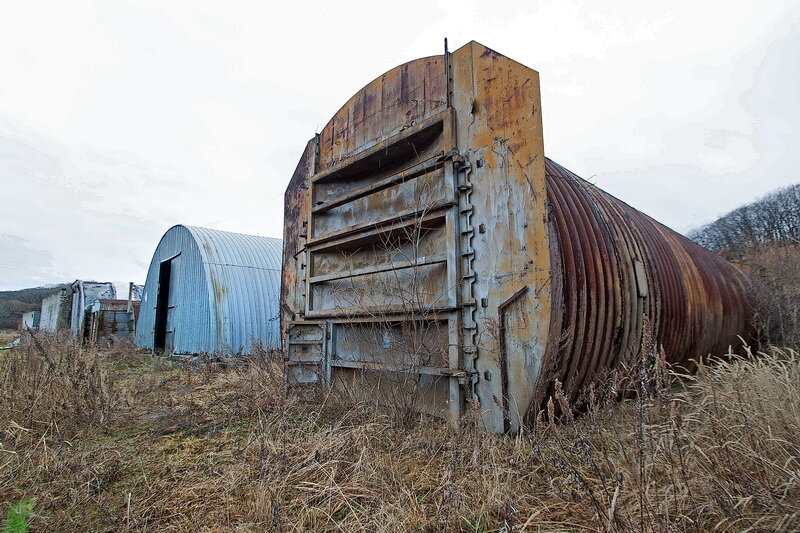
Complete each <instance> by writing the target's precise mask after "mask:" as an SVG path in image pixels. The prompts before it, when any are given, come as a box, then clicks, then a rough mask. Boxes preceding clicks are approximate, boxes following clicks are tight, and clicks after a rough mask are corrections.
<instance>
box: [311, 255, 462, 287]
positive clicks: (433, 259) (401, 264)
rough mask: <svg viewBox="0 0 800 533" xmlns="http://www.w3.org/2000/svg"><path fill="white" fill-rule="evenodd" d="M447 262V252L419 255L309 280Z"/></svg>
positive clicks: (334, 278)
mask: <svg viewBox="0 0 800 533" xmlns="http://www.w3.org/2000/svg"><path fill="white" fill-rule="evenodd" d="M446 262H447V256H446V255H445V254H438V255H433V256H429V257H419V258H417V259H416V260H413V261H397V262H396V263H391V264H385V265H378V266H374V267H364V268H354V269H353V270H349V271H346V272H336V273H334V274H325V275H322V276H312V277H311V278H310V279H309V282H310V283H322V282H324V281H333V280H337V279H345V278H355V277H359V276H368V275H370V274H379V273H381V272H391V271H394V270H403V269H406V268H414V267H421V266H426V265H436V264H439V263H446Z"/></svg>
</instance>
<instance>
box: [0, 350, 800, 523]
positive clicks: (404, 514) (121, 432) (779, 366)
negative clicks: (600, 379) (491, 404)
mask: <svg viewBox="0 0 800 533" xmlns="http://www.w3.org/2000/svg"><path fill="white" fill-rule="evenodd" d="M40 342H41V349H40V348H39V347H37V346H36V345H35V344H34V343H32V342H30V341H28V342H25V343H23V346H22V347H20V348H17V349H14V350H7V351H3V352H0V430H1V431H2V434H1V435H2V436H0V440H1V441H2V444H1V445H0V487H2V488H0V502H2V506H3V510H2V513H3V514H5V512H6V510H7V509H8V508H9V507H11V506H12V505H13V504H15V503H16V502H19V501H20V500H21V499H22V498H24V497H30V498H33V499H34V500H35V506H34V511H33V514H32V515H31V516H30V517H29V518H28V520H29V523H30V528H31V531H159V532H162V531H471V532H488V531H507V532H508V531H620V532H622V531H709V530H716V531H797V530H800V361H799V360H798V356H797V354H796V353H795V352H793V351H791V350H784V351H780V350H774V351H772V352H771V353H769V354H761V355H760V356H758V357H756V356H748V357H745V358H736V357H734V358H726V359H724V360H719V361H716V362H714V363H713V364H708V365H703V366H701V367H700V370H699V372H698V373H697V375H696V376H694V377H692V378H687V377H684V376H679V375H676V374H675V373H671V372H668V371H667V370H666V369H664V368H663V365H661V364H660V363H659V361H660V359H659V358H657V357H656V358H655V359H654V360H653V361H652V364H649V365H643V367H642V368H643V369H644V370H642V369H640V370H636V371H633V372H632V373H631V375H633V376H636V379H634V380H633V381H631V382H629V383H633V386H634V387H636V388H637V389H639V392H640V394H638V395H637V396H635V397H633V395H624V394H620V391H622V390H624V388H625V387H624V385H623V383H624V382H623V381H622V380H621V377H619V378H618V379H615V380H613V382H611V381H610V382H609V383H611V385H610V386H608V387H605V388H603V389H598V391H597V393H596V395H595V400H594V402H593V403H592V405H591V406H590V407H589V409H588V411H587V412H585V413H583V414H582V415H581V416H578V417H576V418H574V419H573V418H572V417H567V418H564V419H561V420H558V421H556V420H554V418H555V417H552V418H551V417H548V416H546V415H547V413H543V415H544V416H542V417H541V419H540V420H539V422H538V423H537V425H536V427H535V428H533V429H531V430H529V431H526V432H524V433H521V434H519V435H514V436H498V435H489V434H484V433H482V432H480V431H478V430H476V429H474V428H472V427H470V426H469V425H466V424H465V426H464V427H463V428H462V429H461V430H459V431H455V430H452V429H450V428H448V427H447V426H446V424H444V423H443V422H442V421H440V420H437V419H432V418H427V417H424V416H419V415H417V416H411V417H409V416H407V413H399V412H397V410H393V409H391V408H387V407H385V406H384V407H381V406H376V405H371V404H365V403H358V402H355V401H353V400H350V399H348V398H346V397H342V396H340V395H336V394H327V395H326V394H325V393H323V392H322V391H318V390H308V389H305V390H301V391H290V392H289V393H288V394H286V393H285V392H284V387H283V381H282V369H281V363H280V362H279V361H276V360H274V358H273V357H270V356H268V355H266V354H263V355H262V356H259V357H255V358H252V359H251V360H250V361H249V364H241V363H240V364H228V365H220V364H204V365H188V364H181V363H171V362H167V361H164V360H161V359H152V358H151V357H150V356H149V355H147V354H143V353H141V352H139V351H137V350H135V349H134V348H132V347H129V346H128V347H117V348H115V349H108V350H104V351H98V350H95V349H88V348H81V347H79V346H76V345H75V344H73V343H71V342H69V341H67V340H65V339H63V338H55V337H45V336H41V337H40ZM645 359H646V358H645ZM620 396H628V397H629V399H625V400H619V397H620ZM562 401H563V400H562ZM561 407H562V408H564V407H565V406H561ZM566 411H567V412H568V411H569V410H568V409H567V410H566ZM548 420H550V421H548Z"/></svg>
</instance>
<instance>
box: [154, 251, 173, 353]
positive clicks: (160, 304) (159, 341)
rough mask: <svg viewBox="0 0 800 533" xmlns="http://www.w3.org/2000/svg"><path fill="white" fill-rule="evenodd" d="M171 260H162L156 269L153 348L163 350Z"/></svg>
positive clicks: (165, 340) (164, 346)
mask: <svg viewBox="0 0 800 533" xmlns="http://www.w3.org/2000/svg"><path fill="white" fill-rule="evenodd" d="M171 274H172V261H170V260H167V261H163V262H162V263H161V265H160V267H159V269H158V297H157V298H156V324H155V339H153V348H154V349H155V350H156V351H158V352H162V351H164V348H166V345H167V315H168V312H169V289H170V278H171V277H172V276H171Z"/></svg>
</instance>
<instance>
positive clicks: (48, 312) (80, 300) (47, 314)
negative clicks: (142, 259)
mask: <svg viewBox="0 0 800 533" xmlns="http://www.w3.org/2000/svg"><path fill="white" fill-rule="evenodd" d="M142 288H143V287H142V286H141V285H136V284H133V283H113V282H108V281H103V282H97V281H84V280H80V279H79V280H75V281H74V282H72V283H71V284H70V286H69V287H65V288H63V289H60V290H59V291H57V292H55V293H53V294H51V295H50V296H48V297H46V298H44V300H42V311H41V315H40V323H39V329H40V330H41V331H46V332H50V333H54V332H57V331H62V330H68V331H69V332H70V335H71V336H72V337H73V338H76V339H81V341H83V342H93V341H95V340H97V339H98V338H101V339H105V340H106V341H110V340H111V337H115V338H125V339H129V340H132V337H133V331H134V327H135V313H134V307H137V306H138V301H139V300H140V299H141V294H142ZM102 302H117V304H116V306H117V307H120V306H122V305H123V304H124V307H125V310H124V312H125V313H126V316H125V317H122V316H118V317H116V320H115V324H113V325H112V324H110V323H108V322H107V321H105V320H101V317H100V315H98V313H100V310H101V308H103V306H104V305H105V306H108V305H109V304H108V303H106V304H103V303H102ZM123 324H124V325H123ZM106 326H108V327H106Z"/></svg>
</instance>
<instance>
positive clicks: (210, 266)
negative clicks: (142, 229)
mask: <svg viewBox="0 0 800 533" xmlns="http://www.w3.org/2000/svg"><path fill="white" fill-rule="evenodd" d="M281 249H282V243H281V240H280V239H271V238H267V237H256V236H253V235H242V234H239V233H230V232H227V231H218V230H212V229H206V228H198V227H193V226H183V225H178V226H174V227H172V228H170V229H169V230H168V231H167V232H166V233H165V234H164V236H163V237H162V238H161V242H159V244H158V246H157V247H156V250H155V253H154V254H153V259H152V261H151V263H150V268H149V270H148V272H147V281H146V283H145V287H144V293H143V295H142V304H141V310H140V312H139V319H138V322H137V325H136V344H137V345H138V346H140V347H143V348H147V349H151V350H159V351H161V350H163V351H164V352H167V353H175V354H199V353H224V354H229V355H236V354H249V353H251V352H252V349H253V346H254V345H255V344H258V345H261V346H263V347H265V348H267V349H274V348H278V347H279V346H280V337H279V320H278V298H279V291H280V268H281V267H280V265H281ZM160 289H165V290H163V291H160Z"/></svg>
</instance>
